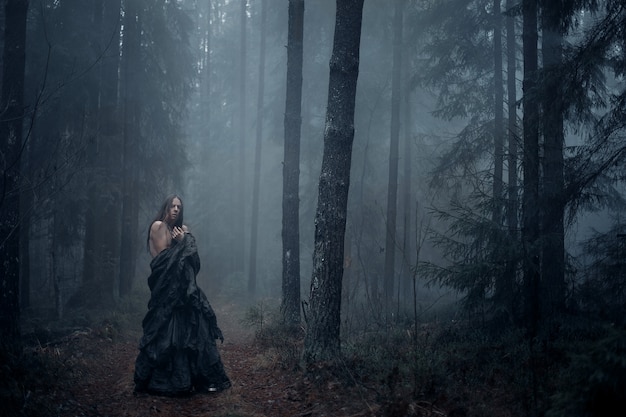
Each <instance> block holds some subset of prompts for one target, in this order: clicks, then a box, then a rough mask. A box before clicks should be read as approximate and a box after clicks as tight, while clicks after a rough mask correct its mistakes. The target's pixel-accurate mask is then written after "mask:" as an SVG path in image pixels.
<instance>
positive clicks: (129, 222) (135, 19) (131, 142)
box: [114, 0, 141, 295]
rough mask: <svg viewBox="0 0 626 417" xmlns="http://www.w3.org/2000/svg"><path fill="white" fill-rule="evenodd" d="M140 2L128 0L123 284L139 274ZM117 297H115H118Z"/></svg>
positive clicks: (124, 57) (124, 64)
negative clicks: (136, 271) (137, 163)
mask: <svg viewBox="0 0 626 417" xmlns="http://www.w3.org/2000/svg"><path fill="white" fill-rule="evenodd" d="M136 2H137V0H126V5H125V6H126V7H125V19H124V44H123V51H122V71H123V74H122V79H123V88H122V90H123V92H124V95H123V98H122V100H123V102H124V116H123V118H124V126H123V145H122V149H123V168H122V172H123V174H124V176H123V180H122V202H123V206H122V219H121V221H122V241H121V250H120V281H122V280H132V278H133V277H134V275H135V268H136V264H137V261H136V258H137V251H136V248H137V241H138V229H139V227H138V226H139V225H138V215H139V196H138V193H137V191H138V188H137V168H136V163H135V162H136V160H137V152H138V150H137V147H138V141H139V140H140V137H141V129H140V127H139V121H140V114H141V108H140V107H141V101H140V91H138V90H139V89H138V84H139V78H138V77H139V72H140V68H141V66H140V65H141V63H140V58H141V54H140V49H141V31H140V28H141V14H140V8H139V7H138V4H137V3H136ZM114 295H115V294H114Z"/></svg>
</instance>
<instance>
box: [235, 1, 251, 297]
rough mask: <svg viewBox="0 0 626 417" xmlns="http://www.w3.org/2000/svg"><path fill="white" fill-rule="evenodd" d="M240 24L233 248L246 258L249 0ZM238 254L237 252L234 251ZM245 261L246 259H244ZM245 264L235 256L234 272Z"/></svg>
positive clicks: (242, 2)
mask: <svg viewBox="0 0 626 417" xmlns="http://www.w3.org/2000/svg"><path fill="white" fill-rule="evenodd" d="M240 22H241V27H240V31H241V38H240V43H241V44H240V50H239V155H238V163H237V164H236V165H235V175H234V176H235V177H236V178H237V179H238V182H236V183H235V186H236V189H237V199H236V202H235V210H234V213H235V216H236V217H235V219H234V224H233V228H234V230H235V233H234V236H233V238H234V239H235V242H234V243H235V246H233V247H241V256H244V254H245V253H246V250H245V249H246V248H245V246H246V245H245V237H244V236H245V232H244V230H245V229H244V228H245V224H246V221H245V218H246V209H245V205H246V195H247V193H246V154H245V149H246V142H247V141H246V137H247V135H248V129H247V125H248V118H247V112H246V102H247V101H248V98H247V89H246V84H247V83H246V78H247V55H248V52H247V22H248V0H241V12H240ZM233 252H235V253H236V252H237V251H233ZM243 259H245V257H243ZM243 265H244V262H242V261H241V259H238V257H237V255H236V254H234V255H233V270H234V271H240V272H241V274H242V276H245V275H243V274H244V270H245V268H243ZM252 291H254V289H253V288H250V287H248V295H249V296H254V294H253V293H252Z"/></svg>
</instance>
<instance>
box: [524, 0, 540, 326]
mask: <svg viewBox="0 0 626 417" xmlns="http://www.w3.org/2000/svg"><path fill="white" fill-rule="evenodd" d="M522 13H523V17H524V25H523V31H522V39H523V42H524V46H523V54H524V80H523V84H522V88H523V93H524V96H523V98H522V103H523V106H524V120H523V127H524V157H523V169H524V185H523V187H524V194H523V201H522V223H523V224H522V244H523V246H524V288H525V316H526V317H525V320H526V325H527V326H528V328H529V332H530V334H531V335H534V333H535V332H536V330H537V324H538V320H539V317H538V314H539V309H538V303H539V274H540V271H539V268H540V265H539V250H538V241H539V102H538V98H537V92H536V88H537V87H536V77H537V68H538V67H537V65H538V64H537V39H538V34H537V0H523V3H522Z"/></svg>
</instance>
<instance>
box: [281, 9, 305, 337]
mask: <svg viewBox="0 0 626 417" xmlns="http://www.w3.org/2000/svg"><path fill="white" fill-rule="evenodd" d="M303 30H304V0H289V23H288V35H287V94H286V97H287V98H286V100H285V122H284V124H285V144H284V161H283V217H282V222H283V225H282V226H283V229H282V238H283V279H282V291H283V298H282V304H281V312H282V314H283V320H284V322H285V324H287V325H288V326H297V325H298V324H300V214H299V213H300V198H299V194H300V130H301V127H302V114H301V113H302V55H303V48H302V43H303Z"/></svg>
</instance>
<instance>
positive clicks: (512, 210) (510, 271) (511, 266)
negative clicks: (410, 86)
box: [500, 0, 519, 316]
mask: <svg viewBox="0 0 626 417" xmlns="http://www.w3.org/2000/svg"><path fill="white" fill-rule="evenodd" d="M514 1H515V0H507V3H506V8H507V10H510V9H511V8H512V7H514V4H513V2H514ZM506 44H507V51H506V55H507V68H506V71H507V75H506V78H507V80H506V81H507V107H508V132H507V138H508V187H507V188H508V189H507V194H508V200H507V208H506V212H507V214H506V216H507V226H508V233H509V237H510V239H511V241H512V242H517V241H518V239H519V232H518V227H519V224H518V211H519V201H518V195H517V194H518V175H517V168H518V161H517V152H518V145H517V141H518V140H519V132H518V128H517V107H516V104H517V83H516V79H517V66H516V61H517V59H516V58H517V41H516V39H515V17H514V16H508V15H507V17H506ZM517 266H518V263H517V260H516V259H512V258H509V259H507V265H506V267H505V278H504V282H503V286H502V287H501V288H500V291H501V295H500V300H501V301H502V305H503V306H504V307H505V308H507V309H508V310H509V314H510V315H513V316H514V314H515V306H514V305H513V288H514V283H515V281H516V274H517Z"/></svg>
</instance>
